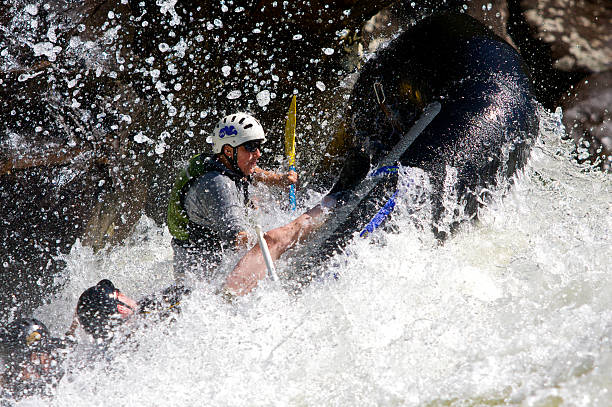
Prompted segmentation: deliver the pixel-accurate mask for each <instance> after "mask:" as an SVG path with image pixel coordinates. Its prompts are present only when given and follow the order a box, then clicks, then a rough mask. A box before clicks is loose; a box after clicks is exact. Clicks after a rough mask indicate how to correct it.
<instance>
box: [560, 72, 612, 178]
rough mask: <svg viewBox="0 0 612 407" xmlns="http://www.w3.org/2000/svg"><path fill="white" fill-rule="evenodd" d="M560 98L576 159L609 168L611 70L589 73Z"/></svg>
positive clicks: (611, 151)
mask: <svg viewBox="0 0 612 407" xmlns="http://www.w3.org/2000/svg"><path fill="white" fill-rule="evenodd" d="M568 93H569V94H568V95H567V96H566V97H565V98H564V99H563V100H562V104H561V106H562V108H563V124H564V125H565V128H566V132H567V135H568V137H571V138H572V139H573V140H574V142H575V143H576V145H577V146H579V147H580V148H579V150H578V151H579V154H578V157H577V158H578V160H579V161H586V160H590V161H595V164H597V165H599V166H601V168H603V169H604V171H610V170H612V112H611V110H612V108H611V107H612V71H608V72H602V73H597V74H593V75H590V76H588V77H587V78H586V79H584V80H583V81H581V82H580V83H579V84H578V85H576V86H575V87H574V89H572V91H571V92H568Z"/></svg>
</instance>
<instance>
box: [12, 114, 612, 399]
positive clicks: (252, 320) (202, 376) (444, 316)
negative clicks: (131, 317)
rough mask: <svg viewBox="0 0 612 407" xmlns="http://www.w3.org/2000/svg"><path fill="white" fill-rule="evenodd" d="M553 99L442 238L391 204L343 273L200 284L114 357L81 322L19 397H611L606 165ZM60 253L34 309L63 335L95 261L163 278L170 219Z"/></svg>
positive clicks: (140, 283) (118, 275) (121, 281)
mask: <svg viewBox="0 0 612 407" xmlns="http://www.w3.org/2000/svg"><path fill="white" fill-rule="evenodd" d="M560 114H561V113H560V112H559V111H558V112H556V113H552V112H542V113H541V117H542V120H541V131H540V133H541V134H540V137H539V139H538V142H537V144H536V146H535V147H534V149H533V151H532V156H531V159H530V160H529V162H528V165H527V167H526V168H525V170H524V171H523V172H522V173H521V174H519V175H518V176H517V177H516V179H515V185H514V186H513V188H512V189H511V190H510V191H509V192H507V193H506V194H504V195H503V196H501V195H500V194H494V199H493V201H492V202H491V203H490V204H489V205H488V206H487V207H486V208H484V209H483V210H482V211H481V213H480V220H479V221H478V222H476V223H471V224H466V225H465V226H464V227H463V228H462V229H461V230H460V231H459V233H458V234H457V235H455V236H454V237H452V238H451V239H450V240H448V241H447V242H446V243H445V244H444V245H438V244H436V243H435V240H434V239H433V238H432V237H431V236H430V233H429V232H427V231H423V230H419V228H416V227H413V226H410V225H411V222H409V221H408V220H407V219H402V215H401V211H400V216H398V217H397V218H396V220H395V222H397V224H398V225H399V226H400V227H401V232H399V233H386V232H378V233H379V234H380V235H381V236H378V238H377V239H375V240H376V243H372V242H371V241H369V240H363V239H356V240H355V241H354V242H352V243H351V244H350V245H349V247H348V253H350V254H347V253H344V254H341V255H338V256H336V257H335V258H334V259H333V260H332V261H331V262H330V263H329V266H327V267H329V271H330V273H337V274H339V275H340V278H338V279H333V278H330V279H326V280H323V281H319V282H317V283H314V284H312V285H311V286H310V287H308V288H307V289H306V290H305V291H304V292H303V293H302V294H301V295H299V296H297V297H296V296H291V295H288V294H287V293H285V291H283V290H282V289H280V288H278V287H275V286H274V285H273V284H272V283H269V282H266V283H265V284H264V285H262V286H261V287H260V288H259V289H258V290H256V292H254V293H253V294H252V295H250V296H248V297H247V298H244V299H242V300H240V301H238V302H237V303H236V304H234V305H230V304H228V303H226V302H224V301H223V300H221V299H220V298H219V297H218V296H215V295H211V293H210V289H208V288H207V285H206V284H204V283H198V284H196V290H195V293H194V294H193V295H191V296H190V297H189V298H187V299H186V300H185V301H184V302H183V304H182V305H183V308H182V309H183V312H182V313H181V314H180V315H179V316H177V317H176V319H175V320H174V321H172V322H170V321H165V322H160V323H157V324H149V325H146V326H144V325H143V324H142V323H141V322H139V321H134V322H133V323H132V324H133V326H132V327H131V329H133V330H134V331H133V333H132V335H131V336H130V337H129V338H128V339H126V340H124V341H123V342H124V343H118V344H117V345H116V346H114V347H112V348H111V349H110V351H109V358H108V360H101V361H100V360H98V361H90V362H87V363H82V362H79V361H82V360H86V358H87V355H88V352H89V345H88V343H87V338H85V337H84V335H82V333H79V334H78V336H79V338H80V339H81V343H80V344H79V346H78V347H77V349H76V350H75V351H74V352H73V353H72V354H71V355H69V358H68V362H67V365H68V366H69V367H70V371H69V372H68V373H67V374H66V375H65V376H64V377H63V379H62V380H61V381H60V383H59V385H58V387H57V389H56V395H55V397H54V398H53V399H51V400H41V399H27V400H23V401H22V402H20V403H19V405H52V406H70V405H72V406H85V405H87V406H95V405H100V406H110V405H112V406H140V405H142V406H188V405H211V406H244V405H249V406H270V405H278V406H286V405H290V406H319V405H338V406H353V405H360V406H367V405H393V406H396V405H405V406H425V405H427V406H442V405H443V406H446V405H452V406H481V405H486V406H490V405H519V406H558V405H564V406H609V405H612V341H611V337H612V275H611V274H610V271H611V269H612V267H611V263H612V249H611V248H612V233H611V229H612V228H611V226H612V217H611V215H610V214H611V213H612V193H611V192H612V176H611V175H610V174H604V173H601V172H599V171H591V170H589V169H588V168H587V167H584V166H580V165H578V164H576V162H575V161H574V160H572V158H571V150H572V146H571V144H570V143H569V142H565V141H562V140H561V138H562V136H563V133H564V130H563V128H562V126H561V125H560ZM265 216H266V219H265V222H264V223H267V225H266V228H269V227H272V226H274V225H275V223H276V224H280V223H282V222H283V221H285V220H287V219H289V217H290V215H289V214H286V213H280V211H278V212H277V213H270V214H266V215H265ZM407 217H408V215H406V218H407ZM381 242H383V243H381ZM65 260H66V262H67V268H66V270H65V272H64V273H63V274H62V275H61V276H59V277H58V281H57V283H58V284H63V286H62V287H63V288H62V289H61V290H60V291H59V293H58V295H57V296H56V297H54V298H52V299H51V300H50V302H49V303H48V304H46V305H45V306H43V307H41V308H40V309H38V311H37V312H36V313H35V316H36V317H38V318H40V319H41V320H43V321H45V322H48V325H49V326H50V329H51V330H52V331H53V332H54V333H55V334H57V335H61V334H62V333H63V332H65V331H66V329H67V328H68V326H69V324H70V321H71V318H72V313H73V312H74V307H75V304H76V301H77V298H78V295H79V294H80V292H82V291H83V289H85V288H86V287H88V286H91V285H93V284H95V283H96V282H97V281H98V280H99V279H101V278H110V279H111V280H113V282H114V283H115V284H116V285H117V286H118V287H120V288H121V289H122V290H123V291H124V292H125V293H127V294H128V295H130V296H132V297H134V298H139V297H141V296H143V295H144V294H146V293H150V292H152V291H155V290H159V289H161V288H163V287H165V286H167V285H169V284H170V283H171V282H172V249H171V247H170V235H169V233H168V231H167V229H166V228H160V227H157V226H155V224H154V223H153V222H152V221H151V220H149V219H146V218H143V219H142V220H141V222H140V223H139V224H138V228H137V229H136V231H135V233H134V235H133V236H132V238H131V239H130V240H129V241H128V242H126V243H125V244H124V245H123V246H121V247H117V248H115V249H113V250H112V251H110V252H106V253H99V254H94V253H93V252H92V251H91V249H89V248H86V247H83V246H81V245H80V244H79V243H78V242H77V244H75V245H74V247H73V248H72V250H71V253H70V254H69V255H68V256H66V259H65ZM283 264H284V263H283V262H282V261H281V262H280V263H279V269H280V270H281V271H282V268H283ZM117 342H121V341H117ZM83 364H85V365H86V366H83Z"/></svg>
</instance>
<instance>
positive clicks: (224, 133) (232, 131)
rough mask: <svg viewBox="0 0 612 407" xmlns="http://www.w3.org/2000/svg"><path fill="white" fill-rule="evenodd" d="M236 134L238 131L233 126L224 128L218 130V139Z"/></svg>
mask: <svg viewBox="0 0 612 407" xmlns="http://www.w3.org/2000/svg"><path fill="white" fill-rule="evenodd" d="M235 134H238V130H236V128H235V127H234V126H225V127H224V128H222V129H221V130H219V138H223V137H225V136H232V135H235Z"/></svg>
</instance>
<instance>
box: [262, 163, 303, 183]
mask: <svg viewBox="0 0 612 407" xmlns="http://www.w3.org/2000/svg"><path fill="white" fill-rule="evenodd" d="M253 180H254V181H255V182H263V183H264V184H266V185H271V186H279V187H286V186H289V185H291V184H295V183H297V180H298V175H297V172H295V171H293V170H291V171H289V172H287V173H286V174H283V173H278V172H274V171H267V170H263V169H261V168H259V167H256V168H255V172H254V173H253Z"/></svg>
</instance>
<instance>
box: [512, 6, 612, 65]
mask: <svg viewBox="0 0 612 407" xmlns="http://www.w3.org/2000/svg"><path fill="white" fill-rule="evenodd" d="M521 6H522V8H523V10H524V15H525V19H526V21H527V23H528V24H529V25H530V26H531V27H533V28H534V30H535V32H536V35H537V38H538V39H539V40H541V41H543V42H544V43H546V44H548V45H549V46H550V50H551V56H552V59H553V66H554V68H556V69H559V70H562V71H567V72H570V71H580V72H591V73H592V72H603V71H607V70H610V69H611V68H612V2H610V1H609V0H580V1H574V0H523V1H521Z"/></svg>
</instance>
